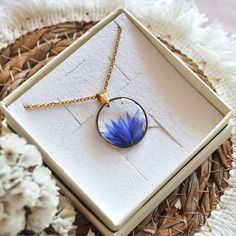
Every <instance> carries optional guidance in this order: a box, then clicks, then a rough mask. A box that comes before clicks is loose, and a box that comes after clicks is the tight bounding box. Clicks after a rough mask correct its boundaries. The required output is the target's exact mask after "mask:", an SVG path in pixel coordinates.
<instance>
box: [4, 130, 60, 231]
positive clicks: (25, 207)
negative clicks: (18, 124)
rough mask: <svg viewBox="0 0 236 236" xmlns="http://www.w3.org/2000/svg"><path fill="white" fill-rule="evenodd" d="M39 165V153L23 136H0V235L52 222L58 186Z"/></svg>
mask: <svg viewBox="0 0 236 236" xmlns="http://www.w3.org/2000/svg"><path fill="white" fill-rule="evenodd" d="M41 164H42V157H41V154H40V153H39V151H38V150H37V149H36V147H34V146H33V145H30V144H27V143H26V141H25V139H22V138H20V137H18V136H17V135H15V134H7V135H5V136H4V137H1V138H0V235H1V234H3V235H9V236H11V235H17V233H19V232H20V231H22V230H24V229H25V225H27V226H28V228H29V229H31V230H33V231H34V232H35V233H41V232H42V231H43V230H44V228H46V227H48V226H49V225H50V224H51V223H52V220H53V217H54V216H55V214H56V212H57V205H58V201H59V200H58V188H57V186H56V183H55V180H54V179H52V176H51V172H50V170H49V169H47V168H46V167H43V166H41Z"/></svg>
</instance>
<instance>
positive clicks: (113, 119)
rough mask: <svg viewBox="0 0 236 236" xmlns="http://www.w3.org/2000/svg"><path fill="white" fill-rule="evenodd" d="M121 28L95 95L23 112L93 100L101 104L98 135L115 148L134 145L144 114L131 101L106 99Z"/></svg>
mask: <svg viewBox="0 0 236 236" xmlns="http://www.w3.org/2000/svg"><path fill="white" fill-rule="evenodd" d="M121 33H122V28H121V27H120V26H118V29H117V35H116V39H115V44H114V48H113V52H112V58H111V62H110V65H109V68H108V71H107V74H106V77H105V82H104V85H103V89H102V90H101V91H100V92H99V93H97V94H96V95H92V96H87V97H80V98H75V99H71V100H64V101H59V102H57V101H55V102H48V103H38V104H27V105H24V108H25V109H26V110H33V109H37V108H48V107H55V106H65V105H71V104H73V103H79V102H85V101H89V100H95V99H97V100H98V101H99V102H100V103H101V105H102V106H101V108H100V109H99V111H98V113H97V117H96V124H97V129H98V132H99V134H100V135H101V136H102V137H103V138H104V139H105V140H106V141H107V142H108V143H110V144H112V145H113V146H115V147H120V148H125V147H130V146H133V145H135V144H137V143H138V142H139V141H141V139H142V138H143V137H144V136H145V134H146V131H147V126H148V120H147V115H146V113H145V111H144V109H143V108H142V106H141V105H140V104H138V103H137V102H136V101H134V100H133V99H131V98H127V97H115V98H112V99H109V98H108V96H107V89H108V86H109V82H110V79H111V75H112V71H113V67H114V65H115V61H116V56H117V54H118V49H119V44H120V39H121Z"/></svg>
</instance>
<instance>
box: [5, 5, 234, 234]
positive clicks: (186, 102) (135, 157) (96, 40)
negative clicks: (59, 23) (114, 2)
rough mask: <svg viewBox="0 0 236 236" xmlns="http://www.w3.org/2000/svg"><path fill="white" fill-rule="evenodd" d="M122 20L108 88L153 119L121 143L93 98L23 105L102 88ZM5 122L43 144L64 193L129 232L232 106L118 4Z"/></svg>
mask: <svg viewBox="0 0 236 236" xmlns="http://www.w3.org/2000/svg"><path fill="white" fill-rule="evenodd" d="M117 25H119V26H121V27H122V29H123V31H122V36H121V40H120V46H119V51H118V56H117V60H116V64H115V67H114V69H113V72H112V78H111V82H110V85H109V88H108V95H109V97H111V98H112V97H119V96H125V97H130V98H132V99H134V100H136V101H137V102H139V103H140V104H142V106H143V107H144V109H145V111H146V113H147V116H148V120H149V127H148V131H147V134H146V136H145V138H144V139H143V140H142V141H141V142H140V143H139V144H137V145H136V146H134V147H131V148H127V149H122V150H121V149H116V148H113V147H111V146H110V145H108V144H106V143H105V142H104V140H102V139H101V137H100V136H99V134H98V133H97V131H96V125H95V121H96V113H97V110H98V109H99V107H100V105H99V103H98V102H96V101H94V100H93V101H88V102H84V103H79V104H73V105H69V106H57V107H52V108H45V109H35V110H31V111H27V110H25V109H24V107H23V105H24V104H31V103H45V102H52V101H63V100H68V99H73V98H78V97H83V96H88V95H94V94H96V93H97V92H99V91H100V90H101V88H102V86H103V83H104V79H105V75H106V71H107V69H108V66H109V63H110V58H111V55H112V50H113V46H114V40H115V37H116V32H117ZM1 106H2V110H3V112H4V114H5V116H6V118H7V122H8V124H9V126H10V127H11V128H12V129H13V130H15V131H16V132H18V133H19V134H20V135H22V136H24V137H25V138H27V139H28V141H30V142H32V143H34V144H35V145H37V146H38V148H39V149H40V150H41V152H42V153H43V156H44V161H45V163H46V164H47V165H48V166H49V167H50V168H51V169H52V171H53V172H54V174H55V176H56V177H57V178H58V181H59V184H60V185H61V187H62V189H63V191H64V193H65V194H66V195H68V196H69V197H70V198H71V199H72V201H73V202H74V204H75V205H76V206H77V207H78V208H79V209H80V210H81V212H82V213H83V214H84V215H85V216H86V217H88V219H89V220H91V222H92V223H93V224H94V225H96V226H97V228H98V229H99V230H100V231H101V232H102V233H103V234H104V235H126V234H127V233H128V232H129V231H131V230H132V229H133V228H134V227H135V226H136V225H137V224H138V223H139V222H140V221H141V220H142V219H143V218H144V217H145V216H146V215H148V214H149V213H150V212H151V211H152V210H153V209H154V208H155V207H156V206H157V205H158V204H159V203H160V202H161V201H162V200H163V199H164V198H165V197H166V196H167V195H168V194H170V193H171V191H173V190H174V188H175V187H177V186H178V185H179V184H180V183H181V181H183V180H184V179H185V178H186V177H187V176H188V175H189V174H191V173H192V172H193V171H194V169H196V168H197V167H198V166H199V165H200V164H201V163H202V162H203V161H204V160H205V159H206V158H207V157H208V156H209V155H210V154H211V153H212V152H213V151H214V150H215V149H216V148H217V147H218V146H219V145H221V144H222V143H223V141H224V140H225V139H227V138H228V137H229V126H228V121H229V119H230V117H231V116H232V112H231V110H230V108H228V107H227V106H226V105H225V104H224V103H223V102H222V101H221V100H220V99H219V97H217V95H216V94H215V93H214V92H212V91H211V90H210V89H209V88H208V87H207V86H206V85H205V84H204V83H203V82H202V81H201V80H200V78H198V77H197V75H196V74H194V73H193V72H192V71H191V70H190V69H189V68H188V67H187V66H186V65H185V64H184V63H183V62H182V61H180V60H179V59H178V58H177V57H176V56H175V55H174V54H173V53H172V52H171V51H170V50H169V49H168V48H167V47H166V46H165V45H164V44H163V43H161V41H159V40H158V39H157V38H156V37H154V36H153V35H152V34H151V33H150V32H149V31H148V30H147V29H146V28H145V27H144V26H143V25H142V24H141V23H139V22H138V21H137V20H136V19H135V18H134V17H133V16H132V15H131V14H130V13H129V12H127V11H126V10H125V9H123V8H119V9H117V10H115V11H114V12H112V13H111V14H110V15H109V16H107V17H106V18H105V19H103V20H102V21H100V22H99V23H98V24H97V25H96V26H94V27H93V28H92V29H90V30H89V31H88V32H87V33H85V34H84V35H83V36H81V37H80V38H79V39H78V40H77V41H76V42H75V43H73V44H72V45H71V46H70V47H69V48H68V49H66V50H65V51H63V52H62V53H61V54H60V55H58V56H57V57H56V58H55V59H54V60H53V61H51V62H50V63H49V64H48V65H46V66H45V67H44V68H42V69H41V70H40V71H39V72H38V73H36V74H35V75H34V76H33V77H32V78H30V79H29V80H28V81H26V82H25V83H24V84H23V85H21V86H20V87H19V88H18V89H16V90H15V91H14V92H13V93H12V94H10V95H9V96H8V97H7V98H6V99H4V101H2V103H1Z"/></svg>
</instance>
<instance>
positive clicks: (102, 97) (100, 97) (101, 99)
mask: <svg viewBox="0 0 236 236" xmlns="http://www.w3.org/2000/svg"><path fill="white" fill-rule="evenodd" d="M96 98H97V100H98V101H99V102H100V103H101V104H102V105H105V104H108V103H109V98H108V96H107V94H106V92H105V91H104V90H102V91H101V92H99V93H97V94H96Z"/></svg>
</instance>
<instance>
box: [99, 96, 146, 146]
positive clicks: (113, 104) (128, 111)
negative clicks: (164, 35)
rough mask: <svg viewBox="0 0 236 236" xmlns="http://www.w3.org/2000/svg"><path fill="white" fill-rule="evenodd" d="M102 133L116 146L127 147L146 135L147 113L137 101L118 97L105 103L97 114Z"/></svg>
mask: <svg viewBox="0 0 236 236" xmlns="http://www.w3.org/2000/svg"><path fill="white" fill-rule="evenodd" d="M96 122H97V129H98V132H99V133H100V135H101V136H102V137H103V138H104V139H105V140H106V141H107V142H108V143H110V144H112V145H113V146H115V147H120V148H126V147H131V146H133V145H135V144H137V143H138V142H139V141H141V139H142V138H143V137H144V136H145V134H146V132H147V127H148V120H147V115H146V113H145V111H144V109H143V108H142V107H141V105H139V104H138V103H137V102H136V101H134V100H132V99H130V98H126V97H116V98H113V99H111V100H110V101H109V104H105V105H103V106H102V107H101V108H100V110H99V111H98V114H97V121H96Z"/></svg>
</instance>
